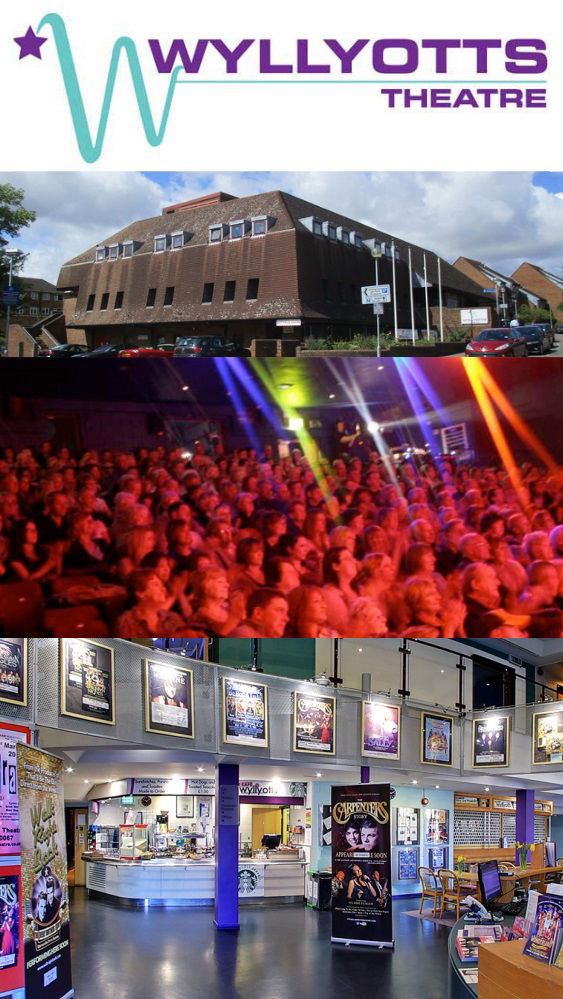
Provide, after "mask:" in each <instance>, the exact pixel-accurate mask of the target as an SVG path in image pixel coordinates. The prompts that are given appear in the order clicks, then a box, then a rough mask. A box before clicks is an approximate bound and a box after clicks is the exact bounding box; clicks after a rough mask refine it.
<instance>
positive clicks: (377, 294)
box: [362, 284, 391, 305]
mask: <svg viewBox="0 0 563 999" xmlns="http://www.w3.org/2000/svg"><path fill="white" fill-rule="evenodd" d="M390 301H391V285H389V284H368V285H365V286H364V287H363V288H362V305H378V304H380V303H382V302H390Z"/></svg>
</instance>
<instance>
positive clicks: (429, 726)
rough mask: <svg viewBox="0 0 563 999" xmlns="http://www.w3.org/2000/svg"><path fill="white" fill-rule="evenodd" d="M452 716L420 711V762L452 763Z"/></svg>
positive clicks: (438, 764) (448, 764)
mask: <svg viewBox="0 0 563 999" xmlns="http://www.w3.org/2000/svg"><path fill="white" fill-rule="evenodd" d="M453 728H454V722H453V718H449V717H448V715H434V714H427V713H426V712H425V711H423V712H422V715H421V720H420V762H421V763H433V764H434V765H436V766H439V767H451V766H452V763H453Z"/></svg>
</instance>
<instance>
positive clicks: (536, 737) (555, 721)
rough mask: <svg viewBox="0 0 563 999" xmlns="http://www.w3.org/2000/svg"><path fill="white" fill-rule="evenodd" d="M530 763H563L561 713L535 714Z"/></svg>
mask: <svg viewBox="0 0 563 999" xmlns="http://www.w3.org/2000/svg"><path fill="white" fill-rule="evenodd" d="M532 763H539V764H543V765H546V764H548V765H549V764H551V765H552V766H553V765H555V764H557V765H558V766H561V764H562V763H563V711H553V712H547V711H545V712H543V711H542V712H536V713H535V714H534V716H533V719H532Z"/></svg>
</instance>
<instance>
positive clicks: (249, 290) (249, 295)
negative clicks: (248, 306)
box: [246, 278, 260, 302]
mask: <svg viewBox="0 0 563 999" xmlns="http://www.w3.org/2000/svg"><path fill="white" fill-rule="evenodd" d="M259 280H260V279H259V278H249V279H248V282H247V285H246V301H247V302H255V301H256V299H257V298H258V284H259Z"/></svg>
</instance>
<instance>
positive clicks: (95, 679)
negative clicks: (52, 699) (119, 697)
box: [60, 638, 115, 725]
mask: <svg viewBox="0 0 563 999" xmlns="http://www.w3.org/2000/svg"><path fill="white" fill-rule="evenodd" d="M60 674H61V714H63V715H70V716H72V717H74V718H87V719H88V721H95V722H100V723H101V724H103V725H115V717H114V696H115V677H114V659H113V649H112V648H109V647H108V646H107V645H101V644H100V643H99V642H93V641H92V640H91V639H84V638H80V639H78V638H61V642H60Z"/></svg>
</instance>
